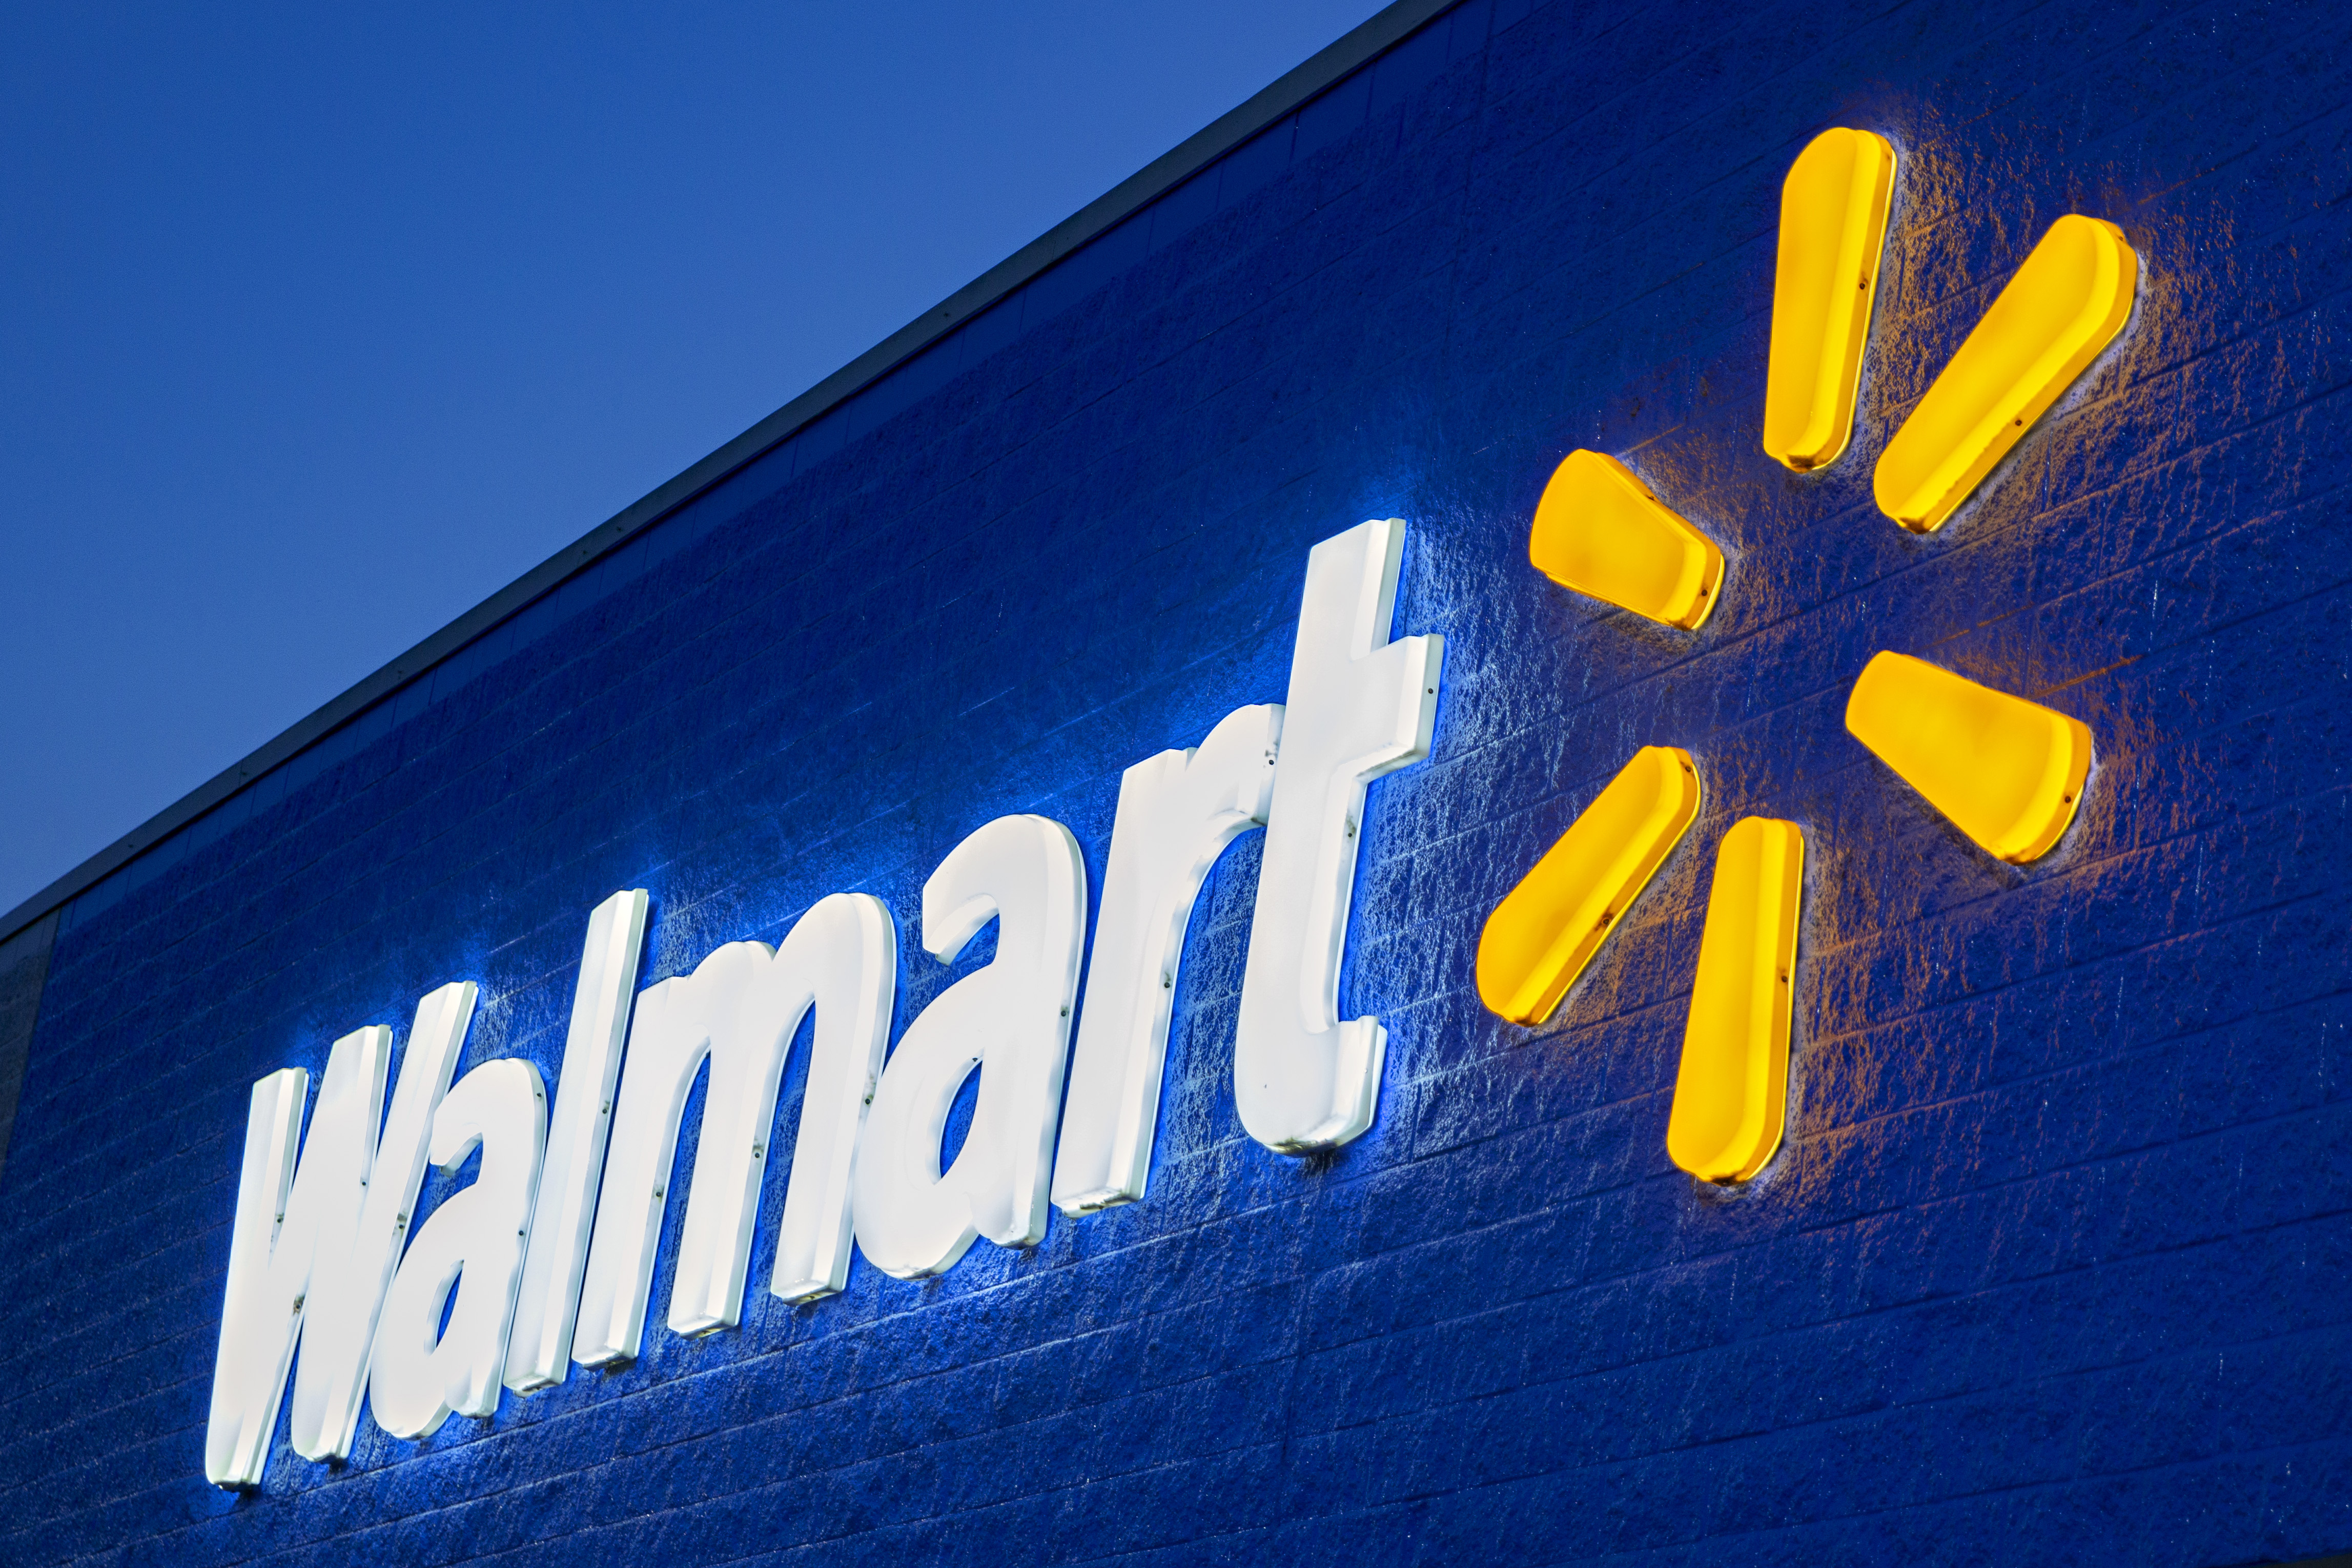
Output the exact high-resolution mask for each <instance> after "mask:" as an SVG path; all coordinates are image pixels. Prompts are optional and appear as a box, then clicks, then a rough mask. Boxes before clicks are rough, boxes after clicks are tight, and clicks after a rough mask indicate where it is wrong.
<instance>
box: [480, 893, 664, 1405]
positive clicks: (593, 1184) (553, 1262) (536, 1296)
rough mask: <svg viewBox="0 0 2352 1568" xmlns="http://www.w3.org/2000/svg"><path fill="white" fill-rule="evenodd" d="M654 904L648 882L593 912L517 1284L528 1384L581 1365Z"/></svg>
mask: <svg viewBox="0 0 2352 1568" xmlns="http://www.w3.org/2000/svg"><path fill="white" fill-rule="evenodd" d="M646 904H647V899H646V893H645V890H644V889H643V888H636V889H633V890H631V891H629V892H626V893H616V894H614V895H613V896H612V897H610V898H608V899H606V900H605V901H604V903H602V904H598V905H597V906H596V909H595V912H594V913H593V914H592V915H589V917H588V940H587V943H586V945H585V946H583V948H582V949H581V953H580V980H579V984H578V986H577V987H576V988H575V989H574V990H573V992H572V1027H571V1030H570V1032H569V1033H568V1034H567V1035H566V1036H565V1039H564V1042H563V1069H562V1077H561V1078H559V1079H558V1080H557V1082H556V1092H555V1114H554V1119H553V1121H552V1122H551V1124H550V1126H549V1131H548V1139H547V1161H546V1168H545V1169H544V1170H543V1171H541V1174H540V1184H539V1202H538V1205H537V1207H535V1208H534V1210H533V1211H532V1214H531V1219H530V1247H529V1249H528V1250H527V1251H526V1252H525V1253H524V1254H523V1266H522V1282H521V1284H520V1287H519V1288H518V1290H517V1291H516V1294H515V1313H514V1336H513V1339H512V1341H511V1342H510V1343H509V1345H508V1346H507V1373H506V1383H507V1386H508V1387H509V1388H511V1389H513V1390H514V1391H515V1392H516V1393H518V1394H529V1393H530V1392H532V1391H533V1390H535V1389H540V1388H545V1387H547V1386H548V1385H551V1384H556V1383H561V1382H562V1381H563V1379H564V1377H565V1376H566V1375H568V1374H569V1373H570V1372H571V1370H572V1326H573V1320H574V1315H575V1314H576V1313H577V1312H578V1311H579V1307H580V1281H581V1277H582V1275H583V1272H584V1271H585V1270H586V1268H587V1263H588V1238H589V1234H590V1228H591V1227H593V1225H594V1224H595V1221H596V1192H597V1184H598V1183H599V1182H600V1181H601V1180H602V1179H603V1177H604V1142H605V1136H606V1134H608V1133H609V1132H610V1130H611V1128H612V1124H613V1090H614V1085H615V1083H616V1082H618V1080H619V1076H620V1071H621V1043H622V1041H623V1040H624V1039H625V1038H626V1036H627V1034H628V1032H629V1002H630V999H631V998H633V997H635V995H636V990H637V958H638V956H639V955H640V954H641V953H642V952H643V951H644V950H645V944H646Z"/></svg>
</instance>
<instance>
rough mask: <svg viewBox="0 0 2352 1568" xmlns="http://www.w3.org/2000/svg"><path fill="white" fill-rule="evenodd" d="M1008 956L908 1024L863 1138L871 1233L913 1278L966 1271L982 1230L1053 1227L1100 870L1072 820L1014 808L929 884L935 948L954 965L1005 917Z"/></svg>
mask: <svg viewBox="0 0 2352 1568" xmlns="http://www.w3.org/2000/svg"><path fill="white" fill-rule="evenodd" d="M992 919H993V920H995V921H996V922H997V928H996V956H995V958H994V959H993V960H992V961H991V962H990V963H989V964H988V965H987V966H986V967H983V968H982V969H980V970H978V971H976V972H975V973H972V974H970V975H966V976H965V977H963V978H962V979H961V980H958V981H957V982H956V983H955V984H954V985H952V986H950V987H949V988H947V989H946V990H944V991H942V992H940V994H939V996H938V997H936V998H933V999H932V1001H931V1004H930V1006H929V1007H927V1008H925V1009H923V1011H922V1013H921V1014H920V1015H919V1017H917V1018H916V1019H915V1021H914V1022H913V1023H911V1024H909V1025H908V1026H907V1032H906V1034H905V1036H904V1037H903V1038H902V1039H900V1040H899V1041H898V1050H897V1051H893V1052H892V1053H891V1056H890V1060H889V1061H888V1063H887V1065H886V1066H885V1067H884V1068H883V1070H882V1080H881V1082H880V1083H879V1084H878V1085H877V1087H876V1089H875V1092H874V1106H873V1110H872V1112H871V1113H870V1114H869V1115H868V1116H867V1118H866V1134H865V1136H864V1137H863V1138H862V1139H861V1140H860V1141H859V1144H858V1150H857V1175H856V1183H855V1192H856V1222H857V1245H858V1248H859V1249H860V1250H861V1251H863V1252H864V1253H865V1254H866V1258H867V1260H869V1261H871V1262H872V1263H873V1264H874V1266H875V1267H876V1268H877V1269H880V1270H883V1271H884V1272H886V1273H889V1274H895V1275H897V1276H898V1278H900V1279H902V1280H916V1279H921V1278H923V1277H925V1276H927V1275H930V1274H937V1273H940V1272H942V1271H944V1270H948V1269H950V1268H952V1267H954V1265H955V1262H956V1260H958V1259H960V1258H961V1257H962V1256H963V1255H964V1251H965V1249H967V1248H969V1247H970V1246H971V1243H972V1239H973V1238H974V1237H975V1236H985V1237H987V1238H988V1239H990V1240H991V1241H993V1242H996V1243H997V1244H999V1245H1000V1246H1004V1247H1029V1246H1034V1245H1035V1244H1036V1243H1037V1242H1038V1241H1040V1240H1042V1239H1044V1237H1045V1209H1046V1202H1045V1198H1046V1182H1047V1177H1048V1175H1049V1173H1050V1171H1051V1169H1052V1165H1053V1150H1054V1134H1055V1126H1056V1124H1057V1122H1058V1120H1059V1116H1060V1111H1061V1104H1062V1072H1063V1067H1064V1063H1065V1061H1066V1057H1067V1053H1068V1050H1069V1031H1070V1009H1071V1005H1072V1003H1073V1002H1074V1001H1075V1000H1076V990H1077V983H1078V960H1079V958H1080V956H1082V948H1083V945H1084V943H1085V940H1086V932H1087V870H1086V862H1085V861H1084V860H1083V859H1082V858H1081V857H1080V856H1079V853H1078V844H1077V841H1076V839H1073V838H1072V837H1071V836H1070V831H1069V830H1068V829H1067V828H1065V827H1064V826H1062V824H1061V823H1059V822H1056V821H1050V820H1049V819H1047V818H1045V817H1031V816H1021V817H999V818H998V819H996V821H992V822H990V823H989V824H988V825H986V826H985V827H982V828H981V829H979V830H978V831H975V832H973V833H972V834H971V837H969V838H967V839H965V840H964V841H963V842H961V843H960V844H958V845H957V846H956V847H955V849H954V850H953V851H952V852H950V854H949V855H948V857H947V859H946V860H944V861H942V862H940V867H939V869H938V870H937V871H935V872H933V873H931V876H930V880H929V881H928V882H926V883H924V884H923V946H924V948H925V950H926V951H928V952H929V954H930V955H931V956H932V957H934V958H937V959H938V960H939V961H940V962H941V963H943V964H945V963H950V962H952V961H953V960H954V958H955V956H956V955H957V954H959V953H961V952H962V951H963V949H964V946H965V944H967V943H969V942H970V941H971V939H972V938H973V937H974V936H978V935H979V934H980V931H981V928H982V926H984V925H987V924H988V923H989V921H990V920H992ZM974 1069H979V1070H980V1072H981V1078H980V1095H979V1103H978V1104H977V1105H976V1106H975V1108H974V1110H973V1113H972V1118H971V1132H970V1133H969V1134H967V1135H966V1137H965V1139H964V1145H963V1147H962V1149H961V1150H960V1151H958V1153H957V1155H956V1158H955V1163H954V1164H953V1165H952V1166H950V1167H949V1168H948V1169H947V1171H946V1172H945V1173H942V1172H941V1171H940V1141H941V1139H942V1138H943V1137H944V1136H945V1134H946V1131H947V1120H948V1113H949V1111H950V1108H951V1107H952V1106H953V1105H954V1103H955V1097H956V1092H957V1091H958V1090H959V1089H961V1087H962V1086H963V1081H964V1079H965V1078H966V1077H968V1076H969V1075H970V1074H971V1072H972V1071H973V1070H974Z"/></svg>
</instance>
